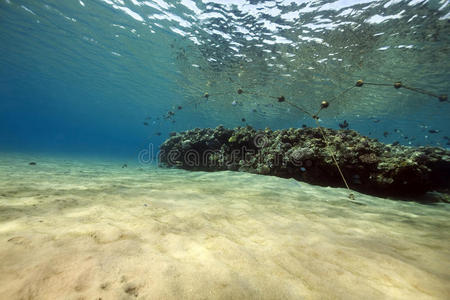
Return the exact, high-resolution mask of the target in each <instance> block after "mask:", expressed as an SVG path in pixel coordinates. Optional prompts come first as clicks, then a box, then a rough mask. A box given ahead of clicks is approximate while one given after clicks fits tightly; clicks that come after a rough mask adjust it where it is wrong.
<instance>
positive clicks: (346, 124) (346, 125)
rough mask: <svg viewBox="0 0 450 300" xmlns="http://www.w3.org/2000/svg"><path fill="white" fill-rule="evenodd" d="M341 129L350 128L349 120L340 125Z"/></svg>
mask: <svg viewBox="0 0 450 300" xmlns="http://www.w3.org/2000/svg"><path fill="white" fill-rule="evenodd" d="M339 127H341V128H342V129H344V128H347V127H348V123H347V120H344V122H343V123H339Z"/></svg>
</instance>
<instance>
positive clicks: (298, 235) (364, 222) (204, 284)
mask: <svg viewBox="0 0 450 300" xmlns="http://www.w3.org/2000/svg"><path fill="white" fill-rule="evenodd" d="M30 159H31V158H30V157H23V156H15V157H13V156H9V157H7V158H2V163H1V170H0V182H1V187H0V205H1V220H0V222H1V230H0V249H1V250H0V258H1V259H0V272H1V274H3V275H2V280H1V281H0V294H1V295H3V297H5V299H6V298H8V299H21V298H34V299H61V298H64V299H75V298H79V297H83V298H92V299H94V298H95V299H98V298H102V299H117V298H121V297H126V296H131V297H138V298H142V299H168V298H171V299H181V298H182V299H200V298H212V299H225V298H226V299H230V298H241V299H243V298H246V299H255V298H258V299H300V298H307V299H348V298H349V295H352V296H351V298H355V299H362V298H364V299H384V298H386V297H388V298H390V299H445V298H446V297H447V296H448V294H449V292H450V289H449V286H450V285H449V283H450V282H449V278H450V272H449V270H450V265H449V260H448V257H449V255H450V250H449V249H450V228H449V225H448V222H447V221H448V220H449V217H450V207H449V206H448V204H438V205H420V204H417V203H411V202H401V201H400V202H398V201H392V200H386V199H381V198H375V197H370V196H366V195H361V194H358V195H357V197H356V199H357V202H358V203H352V202H349V201H348V200H347V198H346V191H345V190H342V189H331V188H322V187H314V186H311V185H308V184H305V183H298V182H295V181H292V180H285V179H279V178H274V177H268V176H257V175H251V174H245V173H231V172H218V173H204V172H194V173H188V172H186V171H180V170H170V169H157V168H153V167H145V168H144V169H142V166H135V165H130V166H129V167H128V168H121V164H120V163H119V162H110V163H99V162H93V161H87V160H85V161H80V162H74V161H70V160H65V159H62V158H61V159H58V160H57V159H54V158H53V159H51V158H48V157H41V158H39V159H38V160H36V163H37V164H36V165H35V166H30V165H28V162H29V161H30ZM34 159H36V158H34Z"/></svg>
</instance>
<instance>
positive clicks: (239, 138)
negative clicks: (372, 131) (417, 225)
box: [159, 126, 450, 196]
mask: <svg viewBox="0 0 450 300" xmlns="http://www.w3.org/2000/svg"><path fill="white" fill-rule="evenodd" d="M322 130H323V133H324V134H325V136H326V138H327V142H328V147H327V144H326V142H325V140H324V138H323V136H322V133H321V131H320V129H319V128H303V129H293V128H290V129H284V130H275V131H272V130H270V129H269V128H266V129H265V130H255V129H253V128H251V127H249V126H247V127H238V128H235V129H226V128H224V127H222V126H218V127H217V128H215V129H211V128H206V129H199V128H196V129H193V130H188V131H184V132H180V133H174V132H173V133H171V134H170V137H169V138H168V139H167V140H166V141H165V142H164V143H163V144H162V145H161V149H160V150H161V151H160V157H159V159H160V164H161V165H162V166H166V167H176V168H182V169H186V170H201V171H221V170H232V171H244V172H251V173H256V174H263V175H273V176H279V177H283V178H295V179H297V180H301V181H305V182H309V183H312V184H318V185H323V186H335V187H343V186H344V183H343V180H342V178H341V176H340V175H339V171H338V169H337V168H336V165H335V164H334V162H333V157H332V155H331V153H333V154H334V157H335V158H336V161H337V163H338V164H339V166H340V168H341V170H342V172H343V174H344V176H345V178H346V179H347V182H348V184H349V186H350V188H351V189H353V190H357V191H361V192H364V193H369V194H374V195H378V196H388V195H397V196H403V195H408V196H414V195H420V194H423V193H425V192H428V191H432V190H444V191H448V190H449V188H450V151H448V150H445V149H443V148H437V147H408V146H402V145H390V144H383V143H380V142H378V141H377V140H376V139H371V138H368V137H365V136H362V135H360V134H359V133H357V132H356V131H353V130H333V129H327V128H322Z"/></svg>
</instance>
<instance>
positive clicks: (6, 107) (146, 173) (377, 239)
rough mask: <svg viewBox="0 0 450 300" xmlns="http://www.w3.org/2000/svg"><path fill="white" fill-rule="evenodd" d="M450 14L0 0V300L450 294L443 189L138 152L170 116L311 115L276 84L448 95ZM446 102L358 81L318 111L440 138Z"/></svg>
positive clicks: (204, 123)
mask: <svg viewBox="0 0 450 300" xmlns="http://www.w3.org/2000/svg"><path fill="white" fill-rule="evenodd" d="M449 20H450V5H449V2H448V1H445V0H442V1H427V0H424V1H417V0H412V1H397V0H390V1H369V0H363V1H352V0H338V1H293V0H288V1H286V0H277V1H256V0H248V1H244V0H211V1H207V0H203V1H200V0H177V1H164V0H147V1H137V0H130V1H125V0H92V1H87V0H70V1H69V0H67V1H47V0H44V1H18V0H0V161H1V165H0V222H1V226H0V227H1V230H0V237H1V238H0V249H1V250H0V272H1V274H3V275H2V276H1V277H0V295H1V296H0V298H2V297H3V298H5V297H6V298H5V299H20V298H32V299H55V298H67V299H70V298H79V297H85V298H94V297H97V298H98V297H102V299H109V298H112V299H114V298H120V297H127V296H129V297H133V298H134V297H138V298H143V299H164V298H169V299H179V298H192V299H199V298H212V299H218V298H233V297H234V298H267V299H275V298H287V299H299V298H302V297H303V298H306V299H324V298H325V299H326V298H330V299H336V298H338V299H340V298H342V299H344V298H345V299H347V298H355V299H361V298H371V299H386V298H394V299H446V298H448V295H449V294H450V291H449V289H448V286H450V284H449V283H450V273H449V271H448V270H450V265H449V264H450V263H449V260H448V257H449V253H448V249H450V247H449V244H448V241H449V240H450V239H449V236H448V232H449V230H448V229H449V228H448V220H449V206H448V204H445V203H442V204H434V205H420V204H417V203H414V202H399V201H392V200H389V199H380V198H375V197H370V196H367V195H362V194H357V203H359V204H356V203H351V202H348V201H347V199H346V196H347V192H346V191H345V190H342V189H332V188H321V187H315V186H311V185H307V184H304V183H301V182H300V183H298V182H293V181H290V180H283V179H279V178H273V177H264V176H255V175H250V174H242V173H229V172H220V173H214V174H205V173H189V172H185V171H180V170H178V171H177V170H164V169H158V168H155V167H154V165H153V164H146V163H145V162H151V161H152V159H151V158H152V156H151V154H156V152H157V149H158V146H159V145H160V144H161V143H162V142H163V141H164V139H166V138H167V136H168V135H169V133H170V132H171V131H181V130H187V129H192V128H194V127H216V126H217V125H219V124H222V125H224V126H226V127H236V126H239V125H246V124H248V125H251V126H253V127H255V128H265V127H266V126H267V127H271V128H272V129H278V128H289V127H300V126H302V124H306V125H308V126H314V122H313V120H312V119H311V118H310V117H309V116H307V115H305V114H304V113H302V112H300V111H298V110H296V109H295V108H294V107H292V106H289V105H287V103H278V102H277V101H276V99H275V98H276V97H278V96H280V95H283V96H285V97H286V98H287V99H288V100H289V101H290V102H292V103H294V104H296V105H301V106H302V107H303V108H305V109H306V110H307V111H308V112H311V113H314V112H316V111H317V109H318V107H319V106H320V102H321V101H322V100H325V99H333V98H334V97H335V96H337V95H339V94H340V93H341V92H342V91H343V90H345V89H346V88H348V87H351V86H353V85H354V84H355V82H356V81H357V80H359V79H362V80H364V81H366V82H373V83H389V84H392V83H393V82H395V81H402V82H403V83H404V84H406V85H408V86H412V87H416V88H420V89H424V90H427V91H429V92H432V93H434V94H437V95H440V94H449V91H450V89H449V84H448V82H450V76H449V74H450V59H449V58H450V52H449V51H450V50H449V45H450V26H449V25H450V23H449V22H450V21H449ZM239 88H242V89H243V90H244V91H245V92H244V93H243V94H242V95H238V94H237V92H236V91H237V89H239ZM205 93H208V94H209V97H208V98H205V97H204V94H205ZM178 106H180V107H181V109H178ZM169 111H173V112H175V116H174V117H173V118H165V116H166V115H167V113H168V112H169ZM449 115H450V106H449V102H448V101H447V102H439V100H438V99H436V98H434V97H431V96H427V95H423V94H420V93H414V92H412V91H410V90H406V89H398V90H397V89H394V88H393V87H384V86H369V85H364V86H363V87H361V88H353V89H352V90H351V91H349V92H348V93H346V94H345V95H343V96H341V97H338V98H336V99H334V100H332V102H331V105H330V107H329V108H328V109H326V110H324V111H323V112H321V124H322V125H324V126H327V127H331V128H339V126H338V124H339V123H341V122H343V121H344V120H347V121H348V123H349V124H350V128H351V129H356V130H358V131H359V132H361V133H362V134H364V135H369V136H371V137H375V138H378V139H379V140H380V141H382V142H386V143H392V142H394V141H399V142H400V143H401V144H405V145H412V146H418V145H432V146H441V147H449V146H448V145H447V143H448V142H449V141H448V139H446V138H445V137H448V136H450V126H449V118H448V116H449ZM242 118H245V122H243V121H242ZM144 122H146V123H147V125H145V124H144ZM430 130H432V131H433V130H435V133H431V132H430ZM385 132H387V134H385ZM385 135H386V136H385ZM30 161H35V162H37V165H36V166H29V165H28V163H29V162H30ZM105 161H106V162H105ZM152 162H154V160H153V161H152ZM124 163H126V164H128V168H121V166H122V165H123V164H124ZM425 197H436V196H435V195H431V196H430V195H427V196H425ZM438 197H446V196H442V195H441V196H438ZM403 200H411V199H403ZM412 200H418V199H412ZM447 200H448V199H447ZM4 275H5V276H4ZM3 295H6V296H3Z"/></svg>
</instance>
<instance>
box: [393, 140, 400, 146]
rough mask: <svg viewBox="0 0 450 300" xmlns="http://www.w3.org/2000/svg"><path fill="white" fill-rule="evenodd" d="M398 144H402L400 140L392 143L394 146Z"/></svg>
mask: <svg viewBox="0 0 450 300" xmlns="http://www.w3.org/2000/svg"><path fill="white" fill-rule="evenodd" d="M398 144H400V143H399V142H398V141H395V142H393V143H392V146H397V145H398Z"/></svg>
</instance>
